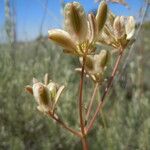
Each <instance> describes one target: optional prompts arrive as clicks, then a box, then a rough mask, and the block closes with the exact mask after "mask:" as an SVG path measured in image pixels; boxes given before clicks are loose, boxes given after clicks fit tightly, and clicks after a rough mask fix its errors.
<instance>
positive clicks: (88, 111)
mask: <svg viewBox="0 0 150 150" xmlns="http://www.w3.org/2000/svg"><path fill="white" fill-rule="evenodd" d="M98 87H99V83H95V87H94V91H93V95H92V97H91V99H90V101H89V105H88V108H87V113H86V122H87V121H88V119H89V116H90V113H91V109H92V105H93V102H94V98H95V95H96V93H97V90H98Z"/></svg>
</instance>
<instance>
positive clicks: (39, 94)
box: [33, 82, 50, 107]
mask: <svg viewBox="0 0 150 150" xmlns="http://www.w3.org/2000/svg"><path fill="white" fill-rule="evenodd" d="M33 95H34V98H35V100H36V101H37V103H38V104H39V105H45V106H46V107H47V106H48V105H49V99H50V98H49V94H48V89H47V88H46V87H45V86H44V84H42V83H40V82H38V83H35V84H33Z"/></svg>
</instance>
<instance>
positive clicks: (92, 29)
mask: <svg viewBox="0 0 150 150" xmlns="http://www.w3.org/2000/svg"><path fill="white" fill-rule="evenodd" d="M88 22H89V35H88V39H89V42H90V43H92V42H93V41H94V40H95V39H96V38H97V35H98V29H97V25H96V20H95V16H94V15H93V14H92V13H91V14H89V15H88Z"/></svg>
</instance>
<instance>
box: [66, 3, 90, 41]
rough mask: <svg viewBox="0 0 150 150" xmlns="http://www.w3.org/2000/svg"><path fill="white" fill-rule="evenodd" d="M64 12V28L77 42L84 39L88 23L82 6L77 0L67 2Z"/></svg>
mask: <svg viewBox="0 0 150 150" xmlns="http://www.w3.org/2000/svg"><path fill="white" fill-rule="evenodd" d="M64 13H65V28H66V30H67V31H68V32H69V34H70V35H72V36H73V38H74V39H75V40H76V41H77V42H79V43H82V42H83V41H85V38H86V37H87V33H88V25H87V18H86V14H85V11H84V8H83V7H82V6H81V5H80V3H78V2H73V3H67V4H66V6H65V9H64Z"/></svg>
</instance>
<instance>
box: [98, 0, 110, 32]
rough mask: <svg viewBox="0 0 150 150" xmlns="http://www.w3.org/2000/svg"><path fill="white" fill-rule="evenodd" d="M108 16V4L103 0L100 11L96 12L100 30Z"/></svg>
mask: <svg viewBox="0 0 150 150" xmlns="http://www.w3.org/2000/svg"><path fill="white" fill-rule="evenodd" d="M106 18H107V4H106V2H104V1H102V2H101V3H100V5H99V8H98V12H97V14H96V23H97V28H98V31H99V32H100V31H101V30H102V28H103V26H104V24H105V21H106Z"/></svg>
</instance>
